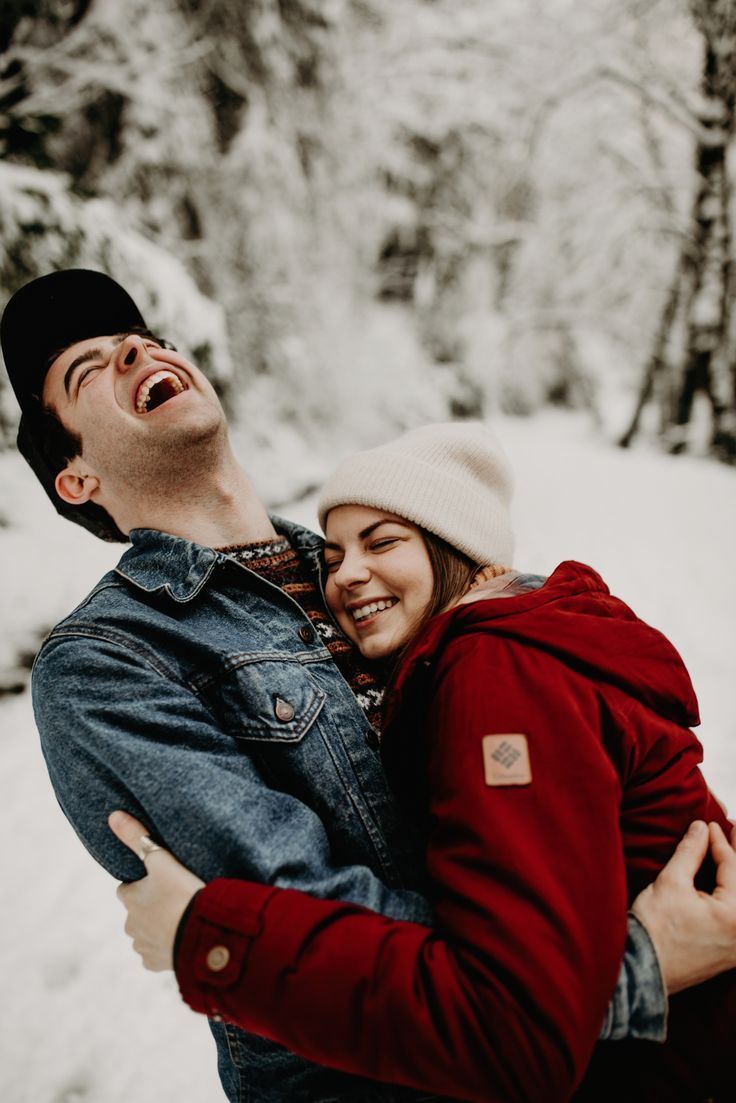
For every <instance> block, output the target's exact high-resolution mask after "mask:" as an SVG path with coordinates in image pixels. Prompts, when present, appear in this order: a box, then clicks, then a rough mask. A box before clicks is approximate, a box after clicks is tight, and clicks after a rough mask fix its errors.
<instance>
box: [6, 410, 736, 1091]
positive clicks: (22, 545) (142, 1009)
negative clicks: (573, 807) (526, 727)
mask: <svg viewBox="0 0 736 1103" xmlns="http://www.w3.org/2000/svg"><path fill="white" fill-rule="evenodd" d="M500 431H501V435H502V439H503V440H504V442H505V445H506V447H507V450H508V452H509V454H510V457H511V460H512V463H513V466H514V468H515V471H516V476H517V493H516V509H515V516H516V522H517V529H518V533H519V541H518V556H517V565H518V566H520V567H522V568H525V569H530V570H537V571H543V572H549V571H550V570H551V569H552V568H553V567H554V566H555V564H556V563H557V562H558V561H559V560H560V559H563V558H576V559H579V560H583V561H584V562H589V563H591V564H592V565H593V566H595V567H596V568H597V569H598V570H599V571H600V572H601V573H602V574H603V576H604V578H606V580H607V582H608V583H609V585H610V587H611V589H612V591H613V592H614V593H616V594H617V595H618V596H620V597H622V598H624V599H625V600H626V601H627V602H628V603H629V604H630V605H632V606H633V608H634V609H635V610H636V612H637V613H638V614H639V615H640V616H642V617H643V618H644V619H645V620H648V621H649V622H650V623H652V624H654V625H656V626H657V627H658V628H661V629H662V630H663V631H664V632H665V633H666V634H667V635H668V636H669V637H670V638H671V639H672V641H673V642H674V643H675V645H676V646H677V647H678V648H679V650H680V652H681V653H682V655H683V657H684V659H685V662H686V663H687V665H688V667H689V669H690V671H691V674H692V676H693V680H694V683H695V686H696V689H697V690H698V695H699V698H700V702H701V708H702V716H703V725H702V728H701V730H700V735H701V738H702V740H703V742H704V744H705V771H706V774H707V776H708V778H709V780H710V782H711V783H712V785H713V787H714V789H715V790H716V792H717V793H718V795H719V796H720V797H721V798H722V799H724V800H725V801H726V803H727V804H729V805H730V806H731V808H733V809H736V755H735V754H734V751H733V747H734V744H735V743H736V717H735V715H734V707H733V685H734V681H735V678H734V675H735V674H736V583H735V581H734V574H733V569H732V564H733V557H734V548H736V470H734V469H727V468H724V467H722V466H718V465H716V464H714V463H712V462H708V461H705V460H700V459H692V458H686V457H678V458H676V459H675V458H670V457H665V456H661V455H658V454H654V453H649V452H643V451H636V452H620V451H617V450H615V449H613V448H611V447H610V446H608V445H606V444H604V443H602V442H600V441H597V440H595V439H594V438H593V437H592V435H591V433H590V432H589V430H588V428H587V425H586V423H585V422H584V421H581V420H579V419H576V418H571V417H569V416H561V415H560V416H557V415H544V416H543V417H537V418H534V419H533V420H513V419H504V420H503V421H502V422H501V423H500ZM0 481H2V485H3V499H2V502H3V504H2V513H3V515H4V517H5V519H6V520H7V522H8V523H9V525H10V523H11V522H12V527H5V528H2V529H0V568H1V569H0V586H1V587H2V607H3V639H2V649H3V650H2V652H0V669H2V668H7V666H8V664H9V663H10V659H11V657H12V654H13V653H14V652H15V650H17V648H18V647H19V646H23V645H24V644H25V643H26V642H30V641H31V640H32V638H33V632H34V630H35V629H36V627H37V626H38V625H41V624H46V625H50V624H51V623H53V622H54V620H55V619H56V618H58V617H60V616H61V615H63V613H65V612H66V611H68V610H69V609H70V608H71V607H72V606H73V604H74V603H75V602H76V601H77V600H79V599H80V598H82V597H83V596H84V594H85V593H86V591H87V590H88V589H89V587H90V586H91V585H92V584H93V583H94V582H95V581H96V580H97V577H98V576H99V575H100V574H101V573H102V572H103V571H104V570H105V569H106V568H107V566H108V565H111V564H112V563H114V561H115V559H116V558H117V555H118V549H116V548H115V547H114V546H109V547H108V546H106V545H103V544H101V543H99V542H98V541H95V540H94V539H93V538H92V537H91V536H89V535H88V534H87V533H85V532H84V531H83V530H81V529H79V528H78V527H77V526H74V525H71V524H69V523H68V522H65V521H62V520H60V519H58V518H55V516H54V514H53V512H52V510H51V507H50V505H49V504H48V503H47V502H46V500H45V498H44V495H43V493H42V491H41V490H40V488H39V487H38V485H37V484H36V483H35V480H34V478H33V476H32V475H31V474H30V472H29V471H28V470H27V469H26V468H25V466H24V465H23V464H22V463H21V461H19V460H18V459H17V457H15V456H8V455H5V456H2V457H0ZM282 512H285V513H288V514H289V515H290V516H292V517H294V518H295V519H297V520H301V521H304V522H306V523H310V524H314V503H313V502H312V501H309V502H302V503H300V504H299V505H298V506H295V507H294V508H293V509H292V510H290V511H288V510H283V511H282ZM0 723H1V725H2V726H1V728H0V730H1V731H2V738H1V739H0V767H1V769H0V776H1V777H2V782H0V784H1V785H2V788H1V789H0V831H1V833H2V837H3V839H4V845H3V848H2V849H3V866H2V885H3V897H4V903H3V908H2V912H1V913H0V923H2V939H0V975H2V976H3V978H4V981H5V988H4V993H3V1000H2V1007H3V1012H2V1014H3V1019H4V1022H3V1024H2V1029H0V1099H2V1100H3V1103H86V1101H90V1103H131V1101H133V1100H134V1101H135V1103H190V1101H196V1103H210V1101H216V1100H221V1099H222V1094H221V1091H220V1088H219V1083H218V1080H217V1076H216V1071H215V1055H214V1046H213V1044H212V1042H211V1041H210V1037H209V1032H208V1030H207V1027H206V1024H205V1022H204V1019H200V1018H199V1017H198V1016H195V1015H194V1014H192V1013H190V1012H189V1011H188V1010H187V1009H186V1008H185V1007H184V1005H183V1004H182V1003H181V1001H180V1000H179V997H178V994H177V992H176V989H175V984H174V981H173V979H172V978H171V977H170V976H169V975H167V976H158V975H152V974H147V973H145V972H144V971H143V970H142V969H141V968H140V966H139V964H138V961H137V959H136V958H135V957H134V955H133V953H132V951H131V950H130V949H129V946H128V942H127V939H126V938H125V936H124V934H123V931H122V925H123V912H122V909H121V907H120V905H119V904H118V902H117V900H116V899H115V893H114V887H115V886H114V883H113V882H112V881H111V879H110V878H109V877H108V876H107V875H106V874H105V873H103V872H102V871H101V870H100V869H99V868H97V867H96V866H95V865H94V863H93V862H92V860H91V859H90V858H89V857H88V855H87V854H86V852H85V851H84V850H83V848H82V846H81V845H80V844H79V843H78V841H77V840H76V838H75V837H74V834H73V832H72V831H71V829H70V828H69V826H68V825H67V823H66V821H65V820H64V818H63V816H62V815H61V812H60V811H59V809H58V807H57V805H56V802H55V800H54V797H53V794H52V791H51V788H50V785H49V783H48V779H47V777H46V774H45V768H44V764H43V760H42V758H41V754H40V751H39V748H38V740H37V737H36V733H35V729H34V724H33V719H32V716H31V711H30V705H29V699H28V694H27V692H26V693H23V694H20V695H18V696H15V697H9V698H5V700H4V703H3V704H1V705H0Z"/></svg>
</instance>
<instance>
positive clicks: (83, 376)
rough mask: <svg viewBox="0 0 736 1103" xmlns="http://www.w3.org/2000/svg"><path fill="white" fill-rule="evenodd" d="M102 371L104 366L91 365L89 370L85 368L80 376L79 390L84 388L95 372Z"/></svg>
mask: <svg viewBox="0 0 736 1103" xmlns="http://www.w3.org/2000/svg"><path fill="white" fill-rule="evenodd" d="M96 371H102V364H91V365H90V366H89V367H88V368H85V370H84V371H83V372H81V373H80V375H79V381H78V383H77V390H79V388H80V387H83V386H84V384H85V383H86V381H87V380H88V379H89V378H90V376H91V375H92V373H93V372H96Z"/></svg>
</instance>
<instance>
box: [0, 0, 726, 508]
mask: <svg viewBox="0 0 736 1103" xmlns="http://www.w3.org/2000/svg"><path fill="white" fill-rule="evenodd" d="M0 50H1V51H2V53H1V54H0V144H1V148H2V155H3V158H2V163H1V164H0V246H1V249H0V297H1V298H3V299H5V298H7V296H8V295H9V294H10V293H11V292H12V291H14V290H15V289H16V288H17V287H18V286H19V285H21V284H22V283H24V282H26V281H27V280H28V279H30V278H32V277H33V276H36V275H39V274H41V273H44V272H47V271H49V270H52V269H54V268H61V267H65V266H89V267H94V268H100V269H104V270H106V271H108V272H110V273H111V274H112V275H113V276H115V277H116V278H117V279H119V280H120V281H121V282H122V283H123V284H124V285H125V286H127V287H128V288H129V290H130V291H131V292H132V293H133V295H134V297H135V298H136V299H137V300H138V302H139V304H140V305H141V307H142V309H143V312H144V314H145V315H146V317H147V319H148V320H149V323H150V324H151V325H152V326H153V328H155V329H156V330H157V331H159V332H161V333H162V334H163V335H165V336H170V337H171V338H172V339H173V340H175V341H176V342H177V343H178V344H179V346H180V347H181V348H182V349H183V350H185V351H186V352H188V353H189V354H191V355H192V356H193V357H194V358H195V359H196V361H197V362H198V363H199V364H200V366H202V367H203V368H204V369H205V370H206V371H207V372H208V373H209V374H210V377H211V378H212V379H213V381H214V382H215V383H216V385H217V386H218V387H219V389H220V392H221V394H222V396H223V400H224V401H225V403H226V406H227V407H228V409H229V412H230V413H231V415H232V416H233V419H234V420H235V423H236V425H239V426H241V432H242V434H243V440H244V441H247V445H248V452H247V455H248V456H249V458H250V459H255V460H256V461H257V462H255V467H256V469H257V473H258V471H260V478H261V489H262V490H263V491H264V492H265V493H266V495H267V496H268V495H269V494H270V495H271V498H272V500H273V498H274V497H276V498H278V496H279V495H292V496H293V494H294V493H295V492H297V491H298V490H299V485H298V484H299V481H300V480H301V481H302V482H303V484H304V486H305V487H306V485H308V483H309V481H310V479H311V478H312V477H313V474H314V473H315V472H318V471H319V470H321V468H320V462H321V460H323V459H324V457H325V456H326V455H327V454H329V453H330V452H334V451H335V450H336V449H338V448H340V447H343V448H344V447H347V446H348V445H349V444H350V445H352V444H359V443H363V442H370V441H373V440H375V439H377V438H378V437H385V436H387V435H388V434H389V433H390V432H392V431H393V430H395V429H398V428H400V427H403V426H405V425H410V424H414V423H418V422H421V421H425V420H428V419H431V418H443V417H447V416H450V417H462V416H483V415H486V414H489V413H493V411H494V410H499V409H500V410H503V411H506V412H511V413H517V414H529V413H533V412H535V411H537V410H538V409H540V408H541V407H542V406H545V405H548V404H555V405H563V406H570V407H577V408H584V409H586V410H588V411H589V413H590V417H591V419H592V420H593V422H594V424H596V425H597V426H598V427H599V429H600V432H601V433H602V434H605V435H606V436H607V438H608V439H610V440H612V441H617V442H619V443H621V444H624V445H628V444H630V443H631V442H632V441H634V440H636V441H637V442H638V441H642V440H643V441H656V442H657V444H658V446H660V447H661V448H663V449H665V450H667V451H669V452H677V451H683V450H689V451H694V452H696V453H698V454H703V453H709V454H713V455H715V456H717V457H718V458H720V459H722V460H725V461H727V462H731V463H733V462H734V461H736V318H735V317H734V312H733V311H732V309H731V302H732V300H733V290H734V283H735V281H736V275H735V271H734V265H733V264H732V257H733V221H734V214H733V206H732V202H731V192H732V179H733V173H734V149H733V145H734V142H733V135H734V104H735V100H736V3H735V2H734V0H586V3H584V4H581V3H578V2H575V0H401V2H396V0H201V2H197V0H161V2H157V3H154V4H152V3H150V0H3V3H2V5H1V6H0ZM41 322H42V320H39V323H41ZM0 410H1V411H2V424H1V426H0V429H1V433H0V435H1V436H2V438H3V440H4V443H5V444H6V445H7V444H8V443H9V442H10V441H11V439H12V429H13V420H14V417H15V413H14V410H13V403H12V401H11V400H10V396H9V395H8V393H7V389H6V390H5V393H4V394H0ZM279 453H281V454H284V453H285V454H287V455H289V456H290V457H291V463H290V465H289V471H288V472H287V473H286V474H284V473H283V472H281V474H278V475H277V474H276V472H277V471H278V466H277V465H276V466H274V463H273V462H272V458H273V457H274V456H276V455H278V454H279ZM315 457H316V459H315ZM295 458H296V459H297V460H298V462H294V460H295ZM251 466H253V464H251ZM264 480H265V485H263V483H264ZM269 480H270V483H269Z"/></svg>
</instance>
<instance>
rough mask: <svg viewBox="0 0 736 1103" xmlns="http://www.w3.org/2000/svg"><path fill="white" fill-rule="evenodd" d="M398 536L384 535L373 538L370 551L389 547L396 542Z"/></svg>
mask: <svg viewBox="0 0 736 1103" xmlns="http://www.w3.org/2000/svg"><path fill="white" fill-rule="evenodd" d="M398 542H399V537H398V536H385V537H384V538H383V539H382V540H374V541H373V543H372V544H371V551H382V550H383V549H384V548H390V547H391V546H392V545H393V544H398Z"/></svg>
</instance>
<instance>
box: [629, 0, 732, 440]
mask: <svg viewBox="0 0 736 1103" xmlns="http://www.w3.org/2000/svg"><path fill="white" fill-rule="evenodd" d="M691 11H692V14H693V19H694V21H695V24H696V26H697V27H698V29H699V31H700V32H701V34H702V35H703V37H704V40H705V53H704V66H703V78H702V85H701V91H702V96H703V106H702V109H701V112H700V118H699V122H700V136H699V139H698V143H697V147H696V150H695V167H696V171H697V181H698V182H697V189H696V193H695V197H694V201H693V207H692V212H691V217H690V226H689V230H688V233H687V236H686V238H685V240H684V242H683V246H682V250H681V252H680V257H679V260H678V264H677V269H676V273H675V277H674V280H673V282H672V285H671V286H670V290H669V293H668V296H667V299H666V301H665V304H664V308H663V310H662V315H661V319H660V324H659V326H658V328H657V332H656V335H655V339H654V345H653V349H652V352H651V354H650V357H649V360H648V361H647V364H646V366H645V369H644V373H643V379H642V384H641V387H640V392H639V397H638V401H637V406H636V409H635V411H634V415H633V417H632V420H631V424H630V425H629V427H628V429H627V430H626V432H625V433H624V434H623V436H622V437H621V440H620V444H621V445H622V446H623V447H626V446H628V445H629V444H630V443H631V440H632V439H633V437H634V435H635V434H636V432H637V431H638V428H639V423H640V419H641V415H642V413H643V411H644V409H645V407H646V406H647V405H648V403H649V402H650V401H652V400H654V401H658V402H659V405H660V413H661V423H662V426H663V438H664V440H665V443H666V444H667V446H668V448H669V450H670V451H671V452H681V451H683V449H684V448H685V447H686V446H687V443H688V437H689V425H690V421H691V418H692V412H693V405H694V400H695V397H696V395H697V394H698V393H702V394H704V395H705V396H706V397H707V399H708V401H709V403H710V408H711V415H712V434H711V446H712V448H713V451H714V452H716V453H717V454H718V455H719V456H720V457H721V458H723V459H731V460H736V432H735V431H734V428H735V427H736V382H735V380H734V372H733V365H734V361H735V360H736V356H735V355H734V350H733V348H732V333H731V330H732V326H731V315H732V311H731V301H732V291H733V287H732V283H733V274H732V271H733V264H732V257H731V250H732V241H731V222H730V220H731V217H732V212H731V186H730V181H729V178H728V153H729V149H730V145H731V142H732V140H733V136H734V104H735V103H736V2H734V0H691ZM680 315H681V319H682V327H683V331H684V348H683V352H682V356H681V358H680V359H679V363H678V362H674V361H673V360H672V359H670V358H668V346H669V344H670V342H671V337H672V333H673V331H674V328H675V325H676V324H677V322H678V318H679V317H680ZM658 380H660V381H662V382H663V383H664V384H665V385H663V386H661V387H659V388H657V387H655V384H656V382H657V381H658Z"/></svg>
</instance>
